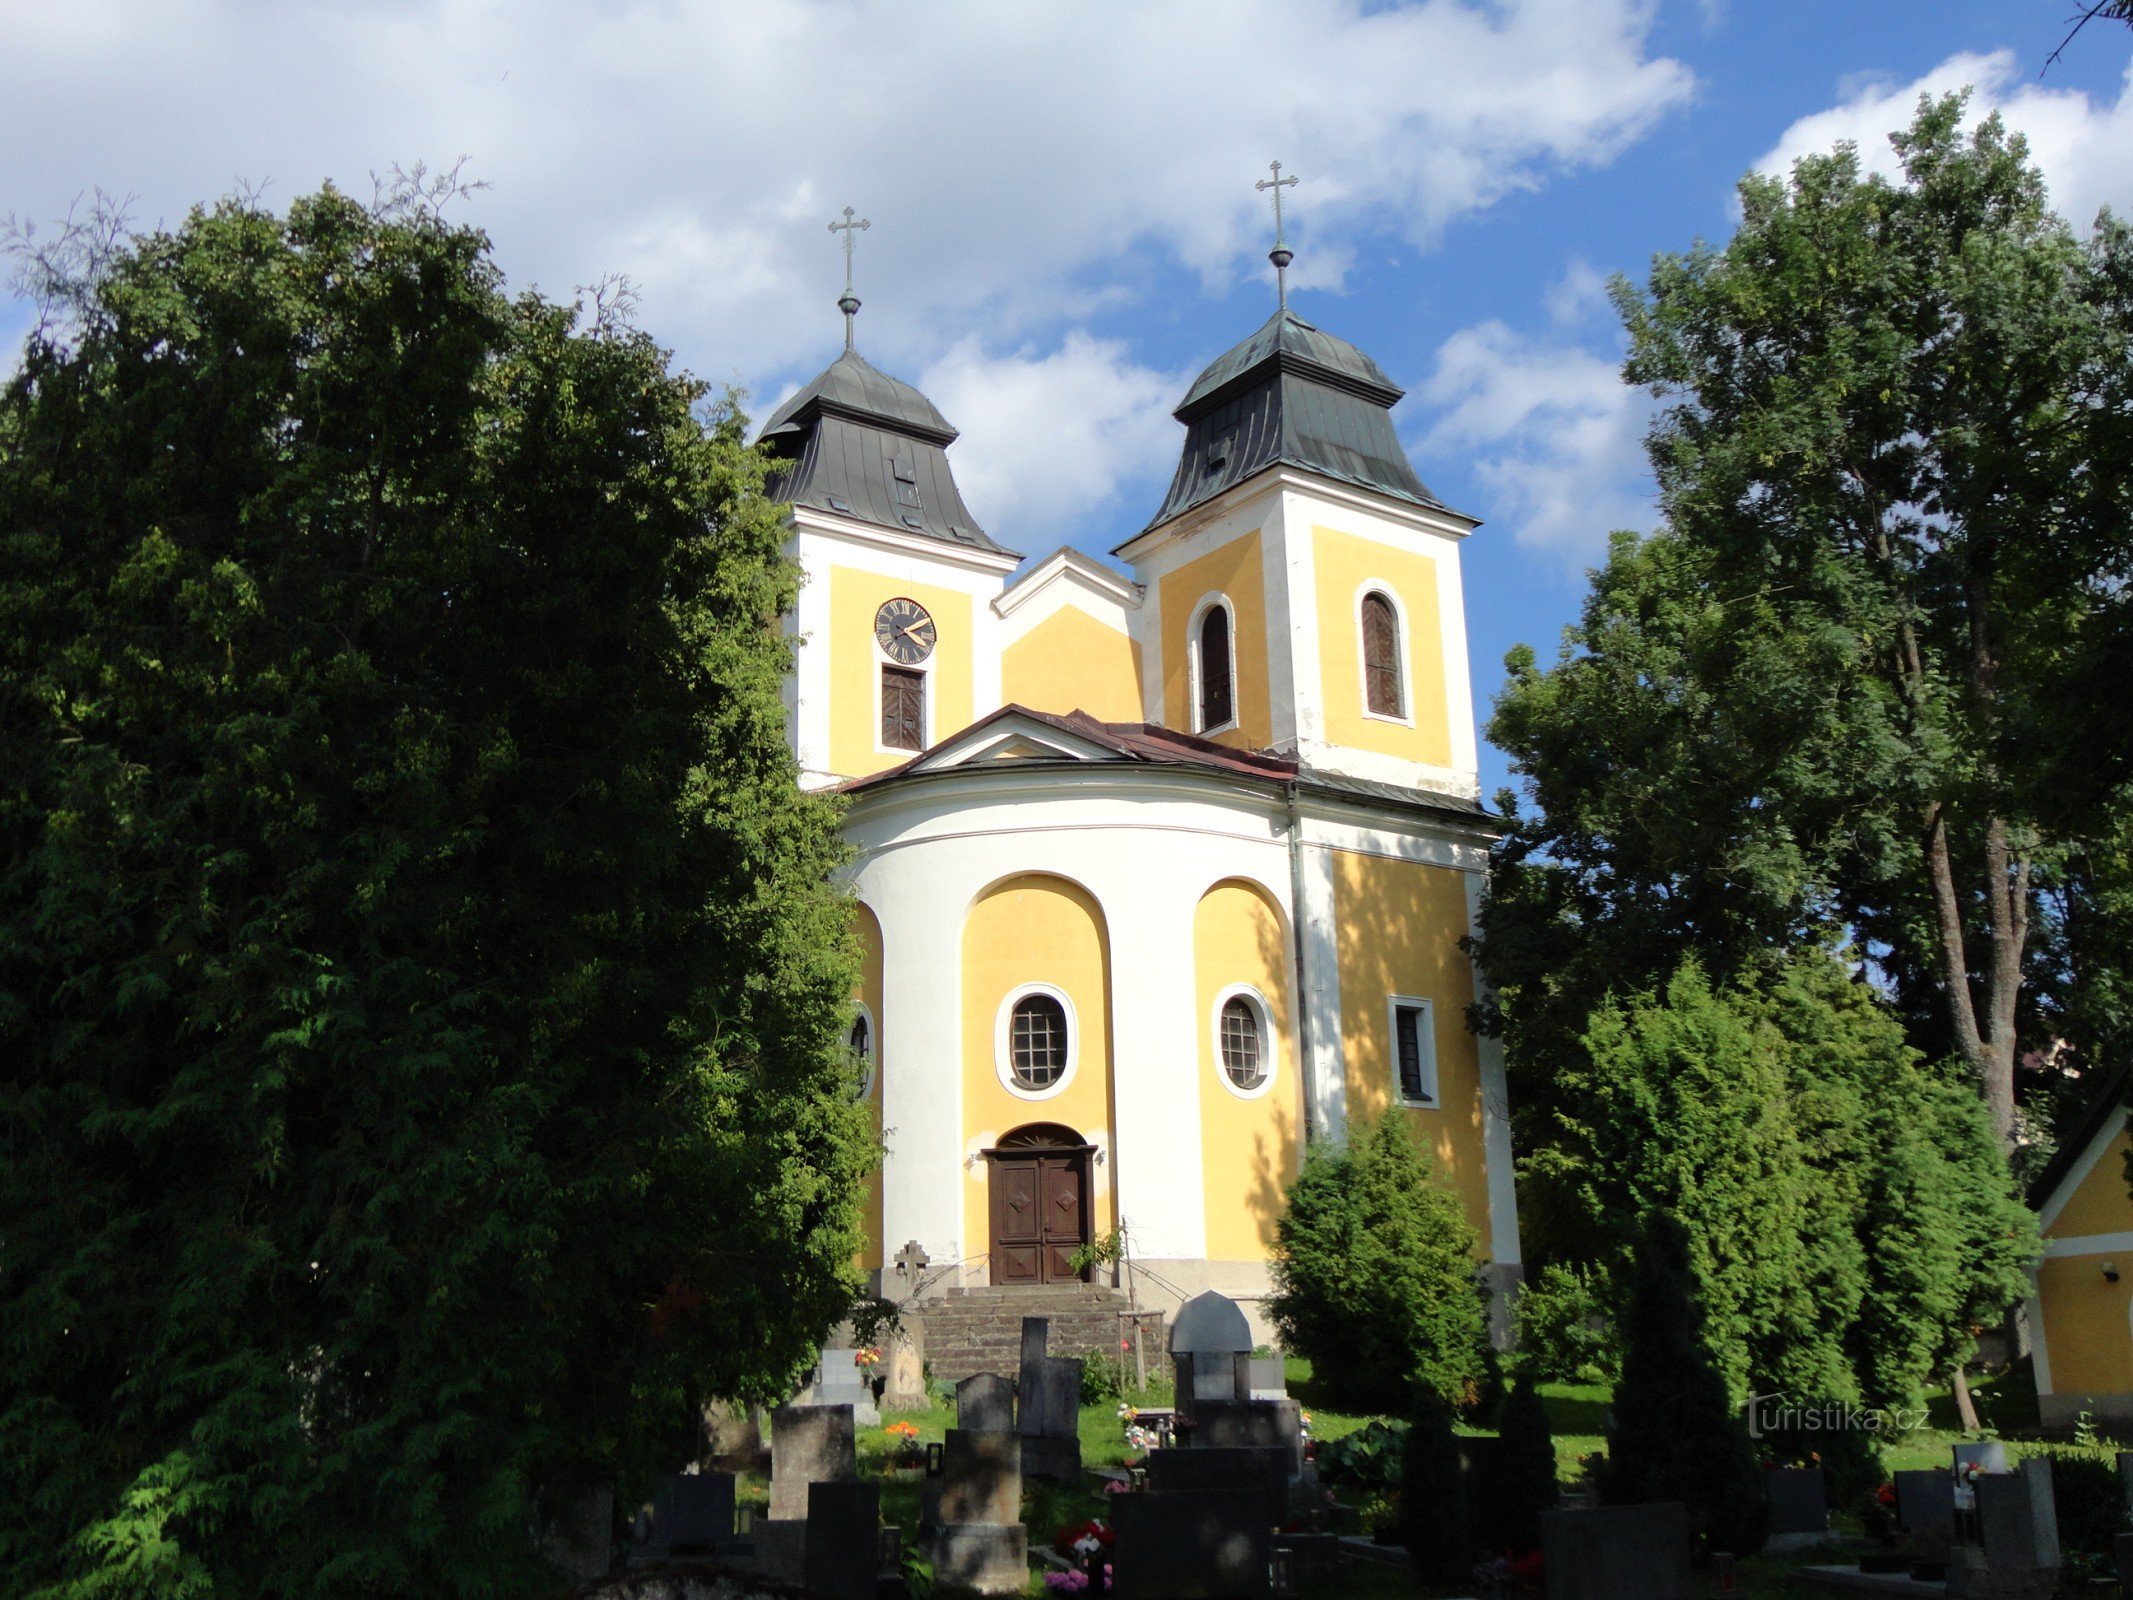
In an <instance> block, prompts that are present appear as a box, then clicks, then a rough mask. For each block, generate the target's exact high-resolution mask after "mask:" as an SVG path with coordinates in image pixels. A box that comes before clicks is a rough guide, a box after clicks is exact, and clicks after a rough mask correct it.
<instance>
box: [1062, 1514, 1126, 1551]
mask: <svg viewBox="0 0 2133 1600" xmlns="http://www.w3.org/2000/svg"><path fill="white" fill-rule="evenodd" d="M1113 1537H1115V1536H1114V1535H1113V1534H1112V1532H1111V1525H1110V1524H1109V1523H1108V1522H1106V1521H1104V1520H1103V1518H1101V1517H1091V1518H1089V1519H1088V1520H1087V1521H1086V1522H1074V1523H1069V1524H1068V1525H1067V1526H1066V1527H1064V1528H1061V1529H1060V1530H1059V1533H1058V1536H1057V1537H1056V1538H1054V1539H1053V1540H1052V1548H1053V1549H1054V1550H1057V1551H1058V1552H1059V1553H1060V1554H1061V1555H1063V1556H1072V1555H1079V1556H1090V1555H1094V1554H1095V1553H1096V1552H1097V1551H1098V1550H1108V1549H1110V1548H1111V1540H1112V1539H1113Z"/></svg>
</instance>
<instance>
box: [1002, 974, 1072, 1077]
mask: <svg viewBox="0 0 2133 1600" xmlns="http://www.w3.org/2000/svg"><path fill="white" fill-rule="evenodd" d="M1007 1052H1008V1070H1009V1071H1011V1072H1012V1073H1013V1074H1014V1078H1015V1082H1016V1084H1018V1085H1019V1086H1020V1087H1022V1088H1024V1089H1049V1088H1050V1087H1051V1086H1052V1085H1053V1084H1055V1083H1057V1082H1058V1081H1059V1079H1060V1076H1061V1075H1062V1074H1063V1073H1065V1071H1066V1064H1067V1019H1066V1008H1065V1007H1063V1006H1062V1005H1060V1003H1059V1002H1058V1001H1057V1000H1056V999H1054V998H1053V997H1052V996H1050V995H1048V994H1026V995H1024V996H1023V997H1022V998H1021V999H1020V1000H1017V1001H1016V1002H1015V1009H1014V1015H1013V1017H1012V1018H1011V1019H1010V1021H1009V1024H1008V1037H1007Z"/></svg>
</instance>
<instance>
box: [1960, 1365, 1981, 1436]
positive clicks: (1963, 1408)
mask: <svg viewBox="0 0 2133 1600" xmlns="http://www.w3.org/2000/svg"><path fill="white" fill-rule="evenodd" d="M1955 1415H1956V1417H1957V1418H1958V1419H1959V1420H1960V1421H1961V1423H1962V1425H1963V1432H1965V1433H1983V1432H1984V1431H1985V1430H1984V1429H1982V1428H1980V1427H1979V1426H1978V1425H1977V1403H1976V1402H1975V1401H1974V1400H1972V1399H1971V1398H1970V1381H1969V1380H1968V1379H1967V1378H1965V1377H1964V1376H1963V1364H1962V1363H1961V1362H1960V1361H1958V1362H1956V1364H1955Z"/></svg>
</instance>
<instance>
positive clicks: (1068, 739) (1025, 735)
mask: <svg viewBox="0 0 2133 1600" xmlns="http://www.w3.org/2000/svg"><path fill="white" fill-rule="evenodd" d="M1131 759H1132V757H1131V755H1130V754H1129V753H1128V752H1126V751H1125V750H1123V749H1121V748H1120V747H1119V746H1118V745H1117V744H1115V743H1113V742H1111V741H1110V740H1108V739H1106V738H1104V737H1101V736H1096V737H1092V736H1091V735H1089V734H1088V733H1084V732H1082V731H1081V730H1079V729H1077V728H1075V727H1073V726H1071V725H1069V724H1068V723H1067V722H1066V721H1065V720H1064V719H1063V718H1058V717H1052V716H1049V715H1044V714H1040V713H1036V712H1030V711H1025V710H1023V709H1022V708H1021V707H1020V706H1007V707H1004V708H1003V709H1001V710H1000V711H997V712H995V713H993V715H991V716H989V717H986V718H984V719H982V720H981V721H978V722H975V723H973V724H971V726H969V727H967V728H965V729H964V730H963V731H962V732H961V733H958V734H955V735H954V736H952V737H950V738H948V739H945V740H943V741H942V742H941V743H940V744H938V745H936V746H934V747H933V748H932V749H931V750H928V751H927V752H926V753H925V754H924V755H923V756H920V757H919V758H918V760H916V761H914V762H913V763H911V770H912V771H913V772H940V771H944V770H946V769H947V768H950V767H976V766H987V765H992V764H994V763H1002V764H1004V763H1008V762H1024V761H1127V760H1131Z"/></svg>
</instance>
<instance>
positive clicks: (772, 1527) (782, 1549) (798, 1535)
mask: <svg viewBox="0 0 2133 1600" xmlns="http://www.w3.org/2000/svg"><path fill="white" fill-rule="evenodd" d="M748 1537H749V1540H750V1542H752V1543H753V1544H754V1546H755V1570H756V1571H758V1572H760V1573H762V1574H763V1576H764V1577H766V1578H775V1579H777V1580H778V1582H780V1583H789V1584H792V1585H794V1586H795V1587H797V1586H798V1585H800V1584H803V1583H805V1582H806V1581H807V1519H806V1518H805V1517H778V1518H771V1517H758V1518H757V1519H756V1521H755V1525H754V1526H753V1527H752V1528H751V1529H749V1534H748Z"/></svg>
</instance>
